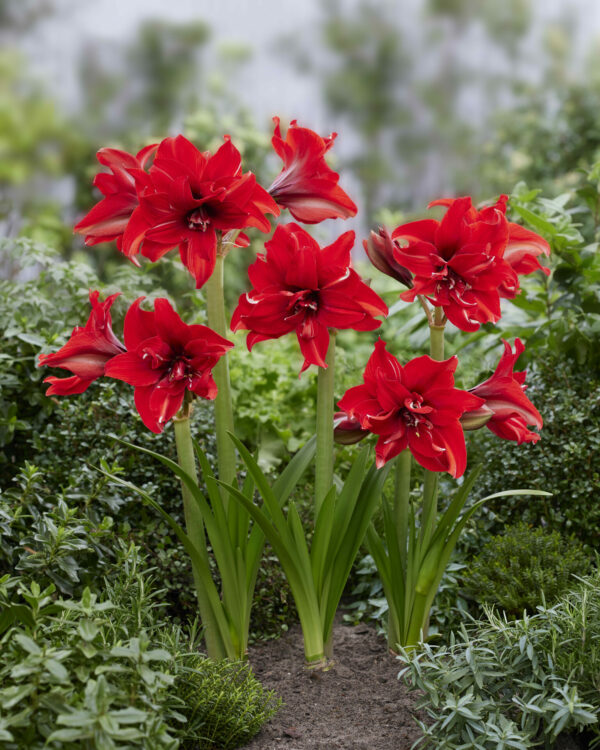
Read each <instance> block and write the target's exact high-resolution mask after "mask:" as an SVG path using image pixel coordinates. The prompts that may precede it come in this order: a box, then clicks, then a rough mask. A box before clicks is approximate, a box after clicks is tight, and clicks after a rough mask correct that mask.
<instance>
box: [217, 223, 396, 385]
mask: <svg viewBox="0 0 600 750" xmlns="http://www.w3.org/2000/svg"><path fill="white" fill-rule="evenodd" d="M353 244H354V232H345V233H344V234H343V235H342V236H341V237H338V239H337V240H336V241H335V242H334V243H333V244H332V245H328V246H327V247H324V248H320V247H319V245H318V244H317V242H316V241H315V240H314V239H313V238H312V237H311V236H310V234H308V232H306V231H305V230H304V229H302V228H301V227H299V226H298V225H297V224H285V225H279V226H278V227H277V229H276V230H275V233H274V235H273V237H272V239H271V240H269V242H267V243H266V244H265V247H266V250H267V252H266V254H265V255H259V256H258V258H257V260H256V262H255V263H253V264H252V265H251V266H250V268H249V269H248V276H249V278H250V282H251V283H252V287H253V288H252V290H251V291H250V292H248V294H242V295H241V297H240V299H239V302H238V306H237V308H236V309H235V311H234V313H233V317H232V320H231V329H232V330H233V331H237V330H239V329H245V330H248V331H250V333H249V334H248V338H247V344H248V349H252V347H253V346H254V344H256V343H257V342H258V341H265V340H267V339H277V338H279V337H280V336H284V335H285V334H287V333H291V332H292V331H295V332H296V334H297V336H298V342H299V343H300V350H301V351H302V354H303V355H304V364H303V366H302V370H301V372H304V370H306V368H307V367H309V366H310V365H317V366H318V367H327V364H326V362H325V357H326V355H327V349H328V347H329V328H335V329H346V328H353V329H354V330H355V331H372V330H374V329H375V328H378V327H379V326H380V325H381V323H380V322H379V321H378V320H375V318H374V317H373V316H375V315H383V316H385V315H387V312H388V309H387V305H386V304H385V303H384V302H383V300H382V299H381V298H380V297H379V296H378V295H377V294H375V292H374V291H373V290H372V289H370V288H369V287H368V286H367V285H366V284H365V283H364V282H363V281H361V279H360V276H359V275H358V274H357V273H356V271H354V270H353V269H352V268H351V267H350V262H351V259H350V251H351V249H352V245H353Z"/></svg>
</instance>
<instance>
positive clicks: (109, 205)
mask: <svg viewBox="0 0 600 750" xmlns="http://www.w3.org/2000/svg"><path fill="white" fill-rule="evenodd" d="M157 148H158V145H157V144H152V145H150V146H146V148H143V149H142V150H141V151H139V152H138V154H137V155H136V156H133V155H132V154H128V153H127V152H126V151H120V150H119V149H116V148H102V149H100V151H98V153H97V155H96V158H97V159H98V161H99V162H100V164H103V165H104V166H105V167H108V168H109V169H110V172H100V173H99V174H97V175H96V177H95V178H94V185H95V186H96V187H97V188H98V190H99V191H100V192H101V193H102V195H103V196H104V198H103V199H102V200H101V201H99V202H98V203H96V205H95V206H94V207H93V208H92V210H91V211H89V212H88V213H87V214H86V215H85V216H84V217H83V219H82V220H81V221H80V222H79V223H78V224H76V225H75V228H74V231H75V232H79V234H84V235H85V244H86V245H97V244H99V243H100V242H112V241H113V240H116V241H117V248H118V249H119V250H120V249H121V246H122V241H123V232H124V231H125V228H126V227H127V223H128V222H129V219H130V218H131V214H132V213H133V211H134V210H135V208H137V205H138V185H139V186H140V187H143V186H144V185H146V184H147V175H146V170H147V168H148V165H149V163H150V161H151V159H152V157H153V156H154V153H155V152H156V149H157Z"/></svg>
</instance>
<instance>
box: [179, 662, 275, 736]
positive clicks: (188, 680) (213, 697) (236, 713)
mask: <svg viewBox="0 0 600 750" xmlns="http://www.w3.org/2000/svg"><path fill="white" fill-rule="evenodd" d="M173 691H174V693H175V695H177V696H179V697H180V698H181V699H182V701H183V702H184V705H183V706H182V707H181V708H180V709H179V710H180V711H181V713H182V714H183V715H184V716H185V718H186V720H187V724H186V725H185V728H184V729H182V730H181V732H180V733H181V736H182V737H183V738H184V741H185V743H184V746H185V747H190V748H197V749H198V750H213V748H219V750H235V748H238V747H242V746H243V745H245V744H246V743H247V742H249V741H250V740H251V739H252V737H254V735H255V734H257V733H258V732H259V730H260V728H261V727H262V725H263V724H265V723H266V722H267V721H269V719H270V718H271V717H272V716H273V715H274V714H275V713H276V712H277V711H278V710H279V707H280V706H281V700H280V699H279V698H278V697H277V696H276V695H275V693H274V692H273V691H271V690H265V689H264V688H263V686H262V685H261V684H260V682H259V681H258V680H257V679H256V677H255V676H254V674H253V673H252V670H251V668H250V666H249V665H248V664H246V663H244V662H236V661H221V662H213V661H211V660H210V659H207V658H205V657H203V656H200V655H198V654H190V655H189V656H188V657H187V658H186V659H185V660H184V661H183V663H182V665H181V666H180V667H179V676H178V677H177V679H176V680H175V684H174V688H173Z"/></svg>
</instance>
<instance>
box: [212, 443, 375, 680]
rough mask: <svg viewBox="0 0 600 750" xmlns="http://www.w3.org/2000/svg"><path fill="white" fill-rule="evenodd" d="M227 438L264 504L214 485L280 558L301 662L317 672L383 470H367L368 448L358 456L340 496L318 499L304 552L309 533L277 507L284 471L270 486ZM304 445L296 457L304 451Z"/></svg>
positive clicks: (291, 510)
mask: <svg viewBox="0 0 600 750" xmlns="http://www.w3.org/2000/svg"><path fill="white" fill-rule="evenodd" d="M230 437H231V439H232V440H233V442H234V443H235V445H236V447H237V449H238V451H239V453H240V456H241V457H242V460H243V461H244V463H245V465H246V468H247V469H248V474H249V475H250V476H251V477H252V479H253V481H254V482H255V484H256V488H257V490H258V492H259V494H260V496H261V498H262V500H263V503H264V505H263V507H262V508H260V507H258V506H257V505H255V504H254V503H253V502H252V495H248V493H242V492H240V491H239V490H237V489H236V488H235V487H233V486H232V485H226V484H225V483H223V482H219V484H221V485H222V486H224V487H225V489H227V491H228V492H229V494H230V496H231V499H233V500H235V501H236V504H238V503H239V504H240V505H241V506H242V507H243V508H244V510H245V511H247V513H248V515H249V517H251V518H252V519H253V521H254V522H255V525H256V526H257V527H259V528H260V529H261V531H262V532H263V533H264V535H265V537H266V539H267V540H268V541H269V543H270V544H271V546H272V548H273V550H274V552H275V554H276V555H277V557H278V558H279V562H280V563H281V567H282V568H283V570H284V572H285V575H286V577H287V579H288V582H289V585H290V588H291V590H292V594H293V597H294V601H295V604H296V608H297V610H298V616H299V618H300V623H301V625H302V632H303V636H304V655H305V658H306V662H307V664H308V665H309V666H310V667H315V668H322V667H323V666H325V665H326V663H327V659H328V658H330V657H331V655H332V652H331V649H332V643H331V634H332V630H333V620H334V616H335V613H336V610H337V607H338V605H339V601H340V598H341V596H342V593H343V590H344V586H345V584H346V581H347V579H348V575H349V574H350V569H351V567H352V563H353V562H354V558H355V557H356V553H357V552H358V548H359V547H360V544H361V542H362V540H363V538H364V535H365V532H366V530H367V526H368V524H369V522H370V520H371V516H372V514H373V511H374V509H375V505H376V503H377V501H378V500H379V496H380V494H381V491H382V488H383V484H384V482H385V479H386V476H387V473H388V472H387V469H386V468H385V467H384V468H382V469H379V470H377V469H376V468H375V465H372V466H370V467H369V469H367V449H365V450H363V451H362V452H361V453H360V454H359V456H358V457H357V460H356V461H355V462H354V464H353V466H352V469H351V470H350V473H349V474H348V477H347V478H346V481H345V483H344V485H343V487H342V489H341V490H340V491H339V493H338V491H337V489H336V487H335V486H333V487H331V489H330V490H329V491H328V492H327V494H326V495H325V497H324V498H323V500H322V503H321V506H320V508H318V511H317V515H316V518H315V523H314V533H313V534H312V541H311V544H310V550H309V546H308V540H307V537H308V533H307V532H306V531H305V529H304V528H303V526H302V522H301V520H300V516H299V513H298V508H297V506H296V504H295V503H294V502H293V501H290V502H289V503H288V508H287V515H286V514H285V513H284V510H283V509H282V505H283V503H282V501H281V485H283V486H284V487H285V486H286V483H287V482H288V481H289V480H286V481H284V478H285V472H284V474H282V475H281V476H280V477H279V478H278V479H277V480H276V482H275V483H274V484H273V485H271V484H270V483H269V481H268V479H267V477H266V476H265V475H264V473H263V472H262V471H261V469H260V467H259V466H258V463H257V462H256V461H255V460H254V458H253V457H252V456H251V454H250V453H249V451H248V449H247V448H246V447H245V446H244V445H243V443H242V442H241V441H240V440H238V439H237V438H236V437H235V436H233V435H231V436H230ZM309 444H310V443H308V444H307V446H308V445H309ZM307 446H305V447H304V448H303V449H302V451H300V452H299V453H298V454H297V455H301V453H302V452H303V451H306V450H307ZM295 460H296V458H294V459H293V461H295ZM292 463H293V462H292ZM292 463H290V464H289V465H288V468H287V469H286V472H288V471H289V469H290V467H291V466H292ZM288 494H289V493H288Z"/></svg>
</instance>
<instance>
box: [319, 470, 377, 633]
mask: <svg viewBox="0 0 600 750" xmlns="http://www.w3.org/2000/svg"><path fill="white" fill-rule="evenodd" d="M389 468H390V467H389V465H388V466H384V467H382V468H381V469H377V468H376V467H375V465H373V466H371V468H370V469H369V471H368V472H367V475H366V477H365V478H364V480H363V482H362V485H361V489H360V493H359V496H358V501H357V502H356V503H355V507H354V513H353V514H352V517H351V518H350V521H349V523H348V524H347V526H346V531H345V534H344V536H343V539H342V543H341V545H339V546H338V547H337V554H336V556H335V558H333V564H332V565H331V568H330V570H327V571H326V575H325V577H324V584H323V587H324V588H327V589H328V593H327V602H326V609H325V614H324V617H323V637H324V639H325V640H327V639H328V638H329V634H330V632H331V628H332V627H333V619H334V617H335V613H336V610H337V608H338V604H339V601H340V598H341V596H342V593H343V591H344V586H345V584H346V581H347V579H348V576H349V575H350V569H351V568H352V563H353V562H354V558H355V557H356V553H357V552H358V548H359V547H360V545H361V542H362V541H363V539H364V536H365V534H366V531H367V528H368V526H369V523H370V522H371V517H372V515H373V512H374V510H375V506H376V505H377V503H378V502H379V500H380V498H381V492H382V490H383V484H384V482H385V480H386V477H387V475H388V471H389ZM340 500H341V496H340V498H338V503H339V502H340ZM337 533H338V530H337V526H336V525H335V523H334V529H333V536H335V535H336V534H337ZM330 546H331V545H330ZM329 559H330V558H329V556H328V560H329Z"/></svg>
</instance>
